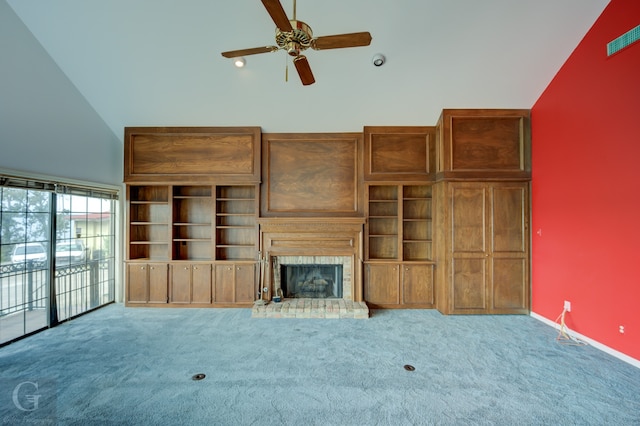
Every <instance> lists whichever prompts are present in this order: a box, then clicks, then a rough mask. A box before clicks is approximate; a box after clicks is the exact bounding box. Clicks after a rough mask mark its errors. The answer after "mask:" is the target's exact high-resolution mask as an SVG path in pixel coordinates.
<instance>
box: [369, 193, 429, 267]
mask: <svg viewBox="0 0 640 426" xmlns="http://www.w3.org/2000/svg"><path fill="white" fill-rule="evenodd" d="M431 194H432V191H431V185H401V184H398V185H393V184H388V185H382V184H381V185H369V187H368V212H367V219H368V220H367V243H368V247H367V256H368V257H367V259H368V260H397V261H429V260H431V259H432V258H433V256H432V219H431V214H432V213H431V212H432V200H431Z"/></svg>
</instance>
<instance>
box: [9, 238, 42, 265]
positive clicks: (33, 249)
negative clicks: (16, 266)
mask: <svg viewBox="0 0 640 426" xmlns="http://www.w3.org/2000/svg"><path fill="white" fill-rule="evenodd" d="M46 261H47V251H46V250H45V248H44V246H43V245H42V244H41V243H21V244H16V246H15V247H14V248H13V254H12V255H11V262H12V263H26V262H33V263H44V262H46Z"/></svg>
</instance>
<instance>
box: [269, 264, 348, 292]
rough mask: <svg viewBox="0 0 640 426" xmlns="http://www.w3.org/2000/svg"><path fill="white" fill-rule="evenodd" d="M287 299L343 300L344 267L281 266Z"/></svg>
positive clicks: (281, 278) (282, 283) (281, 279)
mask: <svg viewBox="0 0 640 426" xmlns="http://www.w3.org/2000/svg"><path fill="white" fill-rule="evenodd" d="M280 286H281V288H282V294H283V296H284V297H285V298H292V299H298V298H309V299H333V298H338V299H340V298H342V265H322V264H320V265H313V264H312V265H282V264H281V265H280Z"/></svg>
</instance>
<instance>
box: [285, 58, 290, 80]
mask: <svg viewBox="0 0 640 426" xmlns="http://www.w3.org/2000/svg"><path fill="white" fill-rule="evenodd" d="M284 82H285V83H288V82H289V56H288V55H287V56H285V57H284Z"/></svg>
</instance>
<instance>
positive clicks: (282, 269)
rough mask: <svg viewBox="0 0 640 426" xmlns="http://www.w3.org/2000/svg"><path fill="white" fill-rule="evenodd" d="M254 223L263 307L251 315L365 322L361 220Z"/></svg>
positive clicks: (338, 219)
mask: <svg viewBox="0 0 640 426" xmlns="http://www.w3.org/2000/svg"><path fill="white" fill-rule="evenodd" d="M258 221H259V224H260V241H261V243H260V248H261V258H262V259H263V263H262V265H263V267H262V269H261V286H260V289H261V290H262V293H261V299H260V302H262V303H258V304H256V305H255V306H254V308H253V311H252V316H256V317H295V318H368V315H369V310H368V308H367V306H366V303H365V302H364V301H363V294H362V293H363V291H362V290H363V289H362V233H363V228H364V219H363V218H260V219H258ZM264 302H266V303H264ZM270 302H273V303H270Z"/></svg>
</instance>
